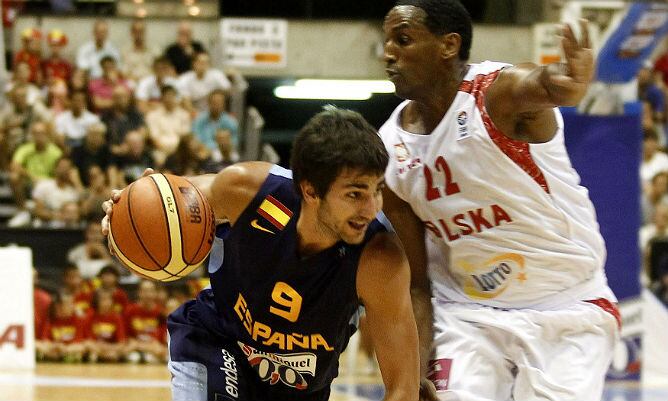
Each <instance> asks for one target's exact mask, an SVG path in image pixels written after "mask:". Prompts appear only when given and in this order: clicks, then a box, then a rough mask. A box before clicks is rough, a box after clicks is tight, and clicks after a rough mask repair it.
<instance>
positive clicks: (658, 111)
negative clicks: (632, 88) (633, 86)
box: [638, 61, 666, 145]
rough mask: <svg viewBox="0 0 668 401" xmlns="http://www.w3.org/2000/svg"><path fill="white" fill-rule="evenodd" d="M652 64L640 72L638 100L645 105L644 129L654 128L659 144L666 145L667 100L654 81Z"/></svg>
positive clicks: (643, 67) (645, 66) (646, 63)
mask: <svg viewBox="0 0 668 401" xmlns="http://www.w3.org/2000/svg"><path fill="white" fill-rule="evenodd" d="M652 68H653V67H652V63H650V62H649V61H646V62H645V63H644V64H643V66H642V68H641V69H640V70H639V71H638V100H639V101H640V102H642V103H643V105H644V106H643V119H642V121H643V128H645V129H646V128H654V129H655V130H656V131H657V135H658V136H659V143H660V144H661V145H665V144H666V138H665V133H664V124H665V122H666V120H665V111H666V99H665V95H664V93H663V91H662V90H661V89H660V88H659V87H658V86H657V84H656V82H655V80H654V71H653V69H652Z"/></svg>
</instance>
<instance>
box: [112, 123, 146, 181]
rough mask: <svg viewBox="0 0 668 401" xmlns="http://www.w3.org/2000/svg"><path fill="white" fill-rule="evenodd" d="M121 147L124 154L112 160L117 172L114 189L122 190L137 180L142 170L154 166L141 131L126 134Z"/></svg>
mask: <svg viewBox="0 0 668 401" xmlns="http://www.w3.org/2000/svg"><path fill="white" fill-rule="evenodd" d="M123 146H124V149H125V151H124V152H123V153H124V154H123V155H122V156H115V157H114V158H113V164H114V167H115V168H116V170H117V171H118V173H117V176H116V178H115V180H114V182H115V184H114V187H115V188H123V187H125V186H126V185H128V184H129V183H131V182H133V181H135V180H137V179H139V178H140V177H141V176H142V174H143V173H144V170H146V169H147V168H149V167H153V166H154V165H155V161H154V160H153V155H152V152H151V150H150V149H148V147H147V146H146V138H145V137H144V134H143V133H142V132H141V131H130V132H128V134H127V136H126V137H125V142H124V143H123Z"/></svg>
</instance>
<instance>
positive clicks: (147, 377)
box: [0, 364, 668, 401]
mask: <svg viewBox="0 0 668 401" xmlns="http://www.w3.org/2000/svg"><path fill="white" fill-rule="evenodd" d="M382 393H383V390H382V384H381V380H380V376H378V375H368V376H360V377H356V378H355V377H351V376H350V375H345V374H344V375H343V377H341V378H339V379H337V381H336V382H335V384H334V391H333V395H332V398H331V400H332V401H377V400H380V399H381V398H382ZM170 398H171V397H170V391H169V374H168V372H167V370H166V368H165V367H164V366H161V365H153V366H147V365H65V364H39V365H38V366H37V369H36V370H35V371H34V372H19V371H14V372H8V371H0V401H116V400H121V399H122V400H123V401H165V400H169V399H170ZM603 400H604V401H666V400H668V388H667V389H658V388H651V389H641V388H640V387H639V385H638V383H634V382H614V383H608V385H607V387H606V391H605V396H604V398H603Z"/></svg>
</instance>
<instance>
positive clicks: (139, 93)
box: [135, 56, 179, 113]
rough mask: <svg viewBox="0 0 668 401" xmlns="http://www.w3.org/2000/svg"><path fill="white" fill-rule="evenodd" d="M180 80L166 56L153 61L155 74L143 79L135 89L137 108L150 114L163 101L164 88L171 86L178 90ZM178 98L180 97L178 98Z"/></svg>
mask: <svg viewBox="0 0 668 401" xmlns="http://www.w3.org/2000/svg"><path fill="white" fill-rule="evenodd" d="M178 82H179V81H178V79H177V77H176V75H175V74H174V67H172V65H171V64H170V63H169V59H167V58H166V57H164V56H161V57H158V58H156V59H155V60H154V61H153V74H152V75H148V76H145V77H144V78H142V79H141V80H140V81H139V83H138V84H137V87H136V88H135V99H136V100H137V108H138V109H139V110H140V111H141V112H142V113H147V112H149V111H150V110H151V109H152V108H153V107H154V106H155V105H157V104H159V102H160V100H161V99H162V87H164V86H166V85H169V86H171V87H173V88H174V89H175V90H177V95H178ZM177 97H178V96H177Z"/></svg>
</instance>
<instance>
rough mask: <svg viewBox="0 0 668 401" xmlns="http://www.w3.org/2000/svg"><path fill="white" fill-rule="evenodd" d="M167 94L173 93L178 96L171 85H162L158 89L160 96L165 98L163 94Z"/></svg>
mask: <svg viewBox="0 0 668 401" xmlns="http://www.w3.org/2000/svg"><path fill="white" fill-rule="evenodd" d="M167 92H172V93H174V94H178V92H177V91H176V88H175V87H174V86H173V85H163V86H162V87H161V88H160V94H161V95H162V96H165V94H166V93H167Z"/></svg>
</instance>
